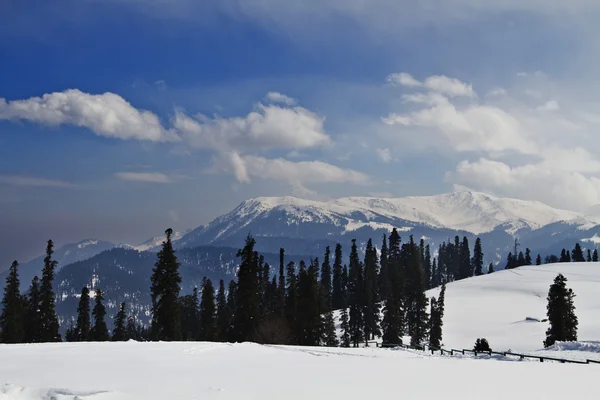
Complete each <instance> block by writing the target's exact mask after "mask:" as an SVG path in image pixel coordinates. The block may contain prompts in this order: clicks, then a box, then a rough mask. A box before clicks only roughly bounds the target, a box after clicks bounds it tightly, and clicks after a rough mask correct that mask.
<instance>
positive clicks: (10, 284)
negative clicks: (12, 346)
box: [0, 261, 26, 343]
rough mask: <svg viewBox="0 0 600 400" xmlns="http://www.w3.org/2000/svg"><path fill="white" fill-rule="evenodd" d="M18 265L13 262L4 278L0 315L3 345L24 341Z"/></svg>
mask: <svg viewBox="0 0 600 400" xmlns="http://www.w3.org/2000/svg"><path fill="white" fill-rule="evenodd" d="M18 267H19V263H18V262H16V261H13V263H12V265H11V266H10V269H9V271H8V275H7V277H6V286H4V296H3V297H2V314H0V338H2V342H3V343H22V342H23V341H24V339H25V312H26V303H25V301H24V299H23V297H22V296H21V293H20V285H21V283H20V281H19V271H18Z"/></svg>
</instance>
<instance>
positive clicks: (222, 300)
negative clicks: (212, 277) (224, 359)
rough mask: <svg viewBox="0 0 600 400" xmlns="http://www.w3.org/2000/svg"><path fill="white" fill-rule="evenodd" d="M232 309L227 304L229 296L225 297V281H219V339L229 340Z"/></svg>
mask: <svg viewBox="0 0 600 400" xmlns="http://www.w3.org/2000/svg"><path fill="white" fill-rule="evenodd" d="M231 317H232V311H231V310H230V309H229V307H228V306H227V297H225V282H224V281H223V279H221V280H220V281H219V291H218V292H217V332H218V339H217V340H218V341H219V342H225V341H226V340H227V331H228V330H229V325H230V323H231Z"/></svg>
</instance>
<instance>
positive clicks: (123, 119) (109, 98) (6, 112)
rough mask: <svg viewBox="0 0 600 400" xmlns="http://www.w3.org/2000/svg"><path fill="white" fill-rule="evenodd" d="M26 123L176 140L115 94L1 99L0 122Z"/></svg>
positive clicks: (149, 114) (122, 136)
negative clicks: (76, 127)
mask: <svg viewBox="0 0 600 400" xmlns="http://www.w3.org/2000/svg"><path fill="white" fill-rule="evenodd" d="M2 119H4V120H26V121H31V122H35V123H39V124H44V125H54V126H56V125H63V124H69V125H75V126H80V127H85V128H88V129H90V130H92V131H93V132H94V133H96V134H97V135H99V136H106V137H112V138H119V139H137V140H149V141H167V140H176V139H177V137H176V136H175V135H173V134H171V133H169V132H167V131H166V130H165V129H164V128H163V127H162V125H161V123H160V120H159V119H158V117H157V116H156V115H155V114H153V113H152V112H150V111H144V110H138V109H136V108H135V107H133V106H132V105H131V104H129V103H128V102H127V101H125V100H124V99H123V98H122V97H121V96H119V95H116V94H114V93H104V94H97V95H94V94H89V93H84V92H82V91H80V90H78V89H69V90H65V91H64V92H54V93H49V94H44V95H43V96H42V97H31V98H29V99H26V100H13V101H8V102H7V101H6V100H5V99H2V98H0V120H2Z"/></svg>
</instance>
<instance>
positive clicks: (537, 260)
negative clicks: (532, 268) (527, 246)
mask: <svg viewBox="0 0 600 400" xmlns="http://www.w3.org/2000/svg"><path fill="white" fill-rule="evenodd" d="M535 265H542V256H541V255H539V254H538V255H537V257H536V259H535Z"/></svg>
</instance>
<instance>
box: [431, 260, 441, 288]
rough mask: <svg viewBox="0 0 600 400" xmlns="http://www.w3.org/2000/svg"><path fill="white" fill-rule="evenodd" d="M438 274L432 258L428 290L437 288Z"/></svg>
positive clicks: (435, 261)
mask: <svg viewBox="0 0 600 400" xmlns="http://www.w3.org/2000/svg"><path fill="white" fill-rule="evenodd" d="M439 284H440V283H439V273H438V265H437V259H436V258H435V257H434V259H433V262H432V263H431V282H430V288H435V287H438V286H439Z"/></svg>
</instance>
